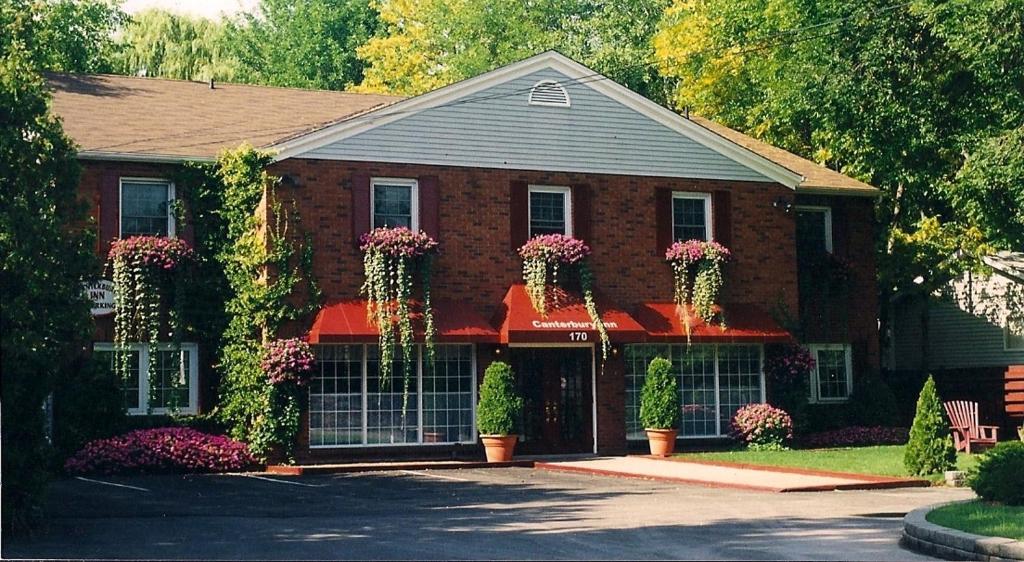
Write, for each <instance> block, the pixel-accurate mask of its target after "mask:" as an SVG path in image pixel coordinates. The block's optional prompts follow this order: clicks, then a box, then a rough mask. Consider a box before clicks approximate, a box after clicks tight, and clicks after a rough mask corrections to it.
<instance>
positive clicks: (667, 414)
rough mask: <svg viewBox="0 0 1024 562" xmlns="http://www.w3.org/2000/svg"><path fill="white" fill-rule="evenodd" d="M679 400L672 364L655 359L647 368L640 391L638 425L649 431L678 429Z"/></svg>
mask: <svg viewBox="0 0 1024 562" xmlns="http://www.w3.org/2000/svg"><path fill="white" fill-rule="evenodd" d="M681 400H682V398H681V396H680V395H679V386H678V383H677V382H676V377H675V376H673V374H672V363H671V362H669V360H668V359H665V358H663V357H655V358H654V359H652V360H651V364H650V365H649V366H648V367H647V377H646V378H644V386H643V389H642V390H641V391H640V423H641V424H643V426H644V427H645V428H649V429H676V428H678V427H679V416H680V414H681V409H680V408H681V407H682V406H681Z"/></svg>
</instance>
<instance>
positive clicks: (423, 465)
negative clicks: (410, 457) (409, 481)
mask: <svg viewBox="0 0 1024 562" xmlns="http://www.w3.org/2000/svg"><path fill="white" fill-rule="evenodd" d="M533 463H534V461H533V460H529V459H524V460H513V461H508V462H485V461H411V462H409V461H405V462H360V463H343V464H305V465H289V464H276V465H268V466H267V469H266V472H267V474H277V475H281V476H301V475H303V474H344V473H352V472H387V471H397V470H458V469H463V468H507V467H522V468H533Z"/></svg>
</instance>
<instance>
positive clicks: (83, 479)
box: [75, 476, 150, 492]
mask: <svg viewBox="0 0 1024 562" xmlns="http://www.w3.org/2000/svg"><path fill="white" fill-rule="evenodd" d="M75 478H76V479H77V480H81V481H82V482H92V483H94V484H105V485H107V486H117V487H118V488H128V489H129V490H138V491H140V492H149V491H150V490H148V489H146V488H140V487H138V486H129V485H128V484H118V483H116V482H104V481H103V480H93V479H92V478H83V477H81V476H76V477H75Z"/></svg>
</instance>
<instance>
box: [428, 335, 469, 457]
mask: <svg viewBox="0 0 1024 562" xmlns="http://www.w3.org/2000/svg"><path fill="white" fill-rule="evenodd" d="M434 359H435V360H434V364H433V365H430V364H428V363H426V362H424V363H423V442H424V443H455V442H460V441H470V440H472V439H473V346H471V345H438V346H436V347H435V348H434Z"/></svg>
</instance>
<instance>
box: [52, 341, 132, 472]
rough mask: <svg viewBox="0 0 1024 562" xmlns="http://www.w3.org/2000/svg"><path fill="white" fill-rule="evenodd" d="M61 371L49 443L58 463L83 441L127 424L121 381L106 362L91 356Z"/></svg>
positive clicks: (105, 435)
mask: <svg viewBox="0 0 1024 562" xmlns="http://www.w3.org/2000/svg"><path fill="white" fill-rule="evenodd" d="M65 373H66V375H65V377H64V380H63V381H61V384H60V385H58V386H57V387H56V388H55V389H54V392H53V440H54V443H53V445H54V449H55V453H56V455H55V460H57V461H59V462H63V460H64V459H66V458H68V457H70V456H71V455H72V454H74V453H75V452H77V451H78V450H79V449H81V448H82V446H83V445H85V444H86V443H87V442H89V441H92V440H94V439H104V438H107V437H112V436H114V435H117V434H119V433H121V432H123V431H125V430H126V429H128V425H129V424H128V419H127V418H128V416H126V415H125V409H124V392H123V384H122V383H121V378H120V377H118V376H117V373H115V372H114V370H113V369H111V368H110V365H109V363H107V364H104V363H102V362H99V361H96V360H95V356H93V357H90V358H89V359H87V360H85V361H81V362H79V364H77V365H75V366H74V367H73V368H71V369H68V370H67V371H65ZM148 417H149V416H136V418H138V419H144V418H148Z"/></svg>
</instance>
